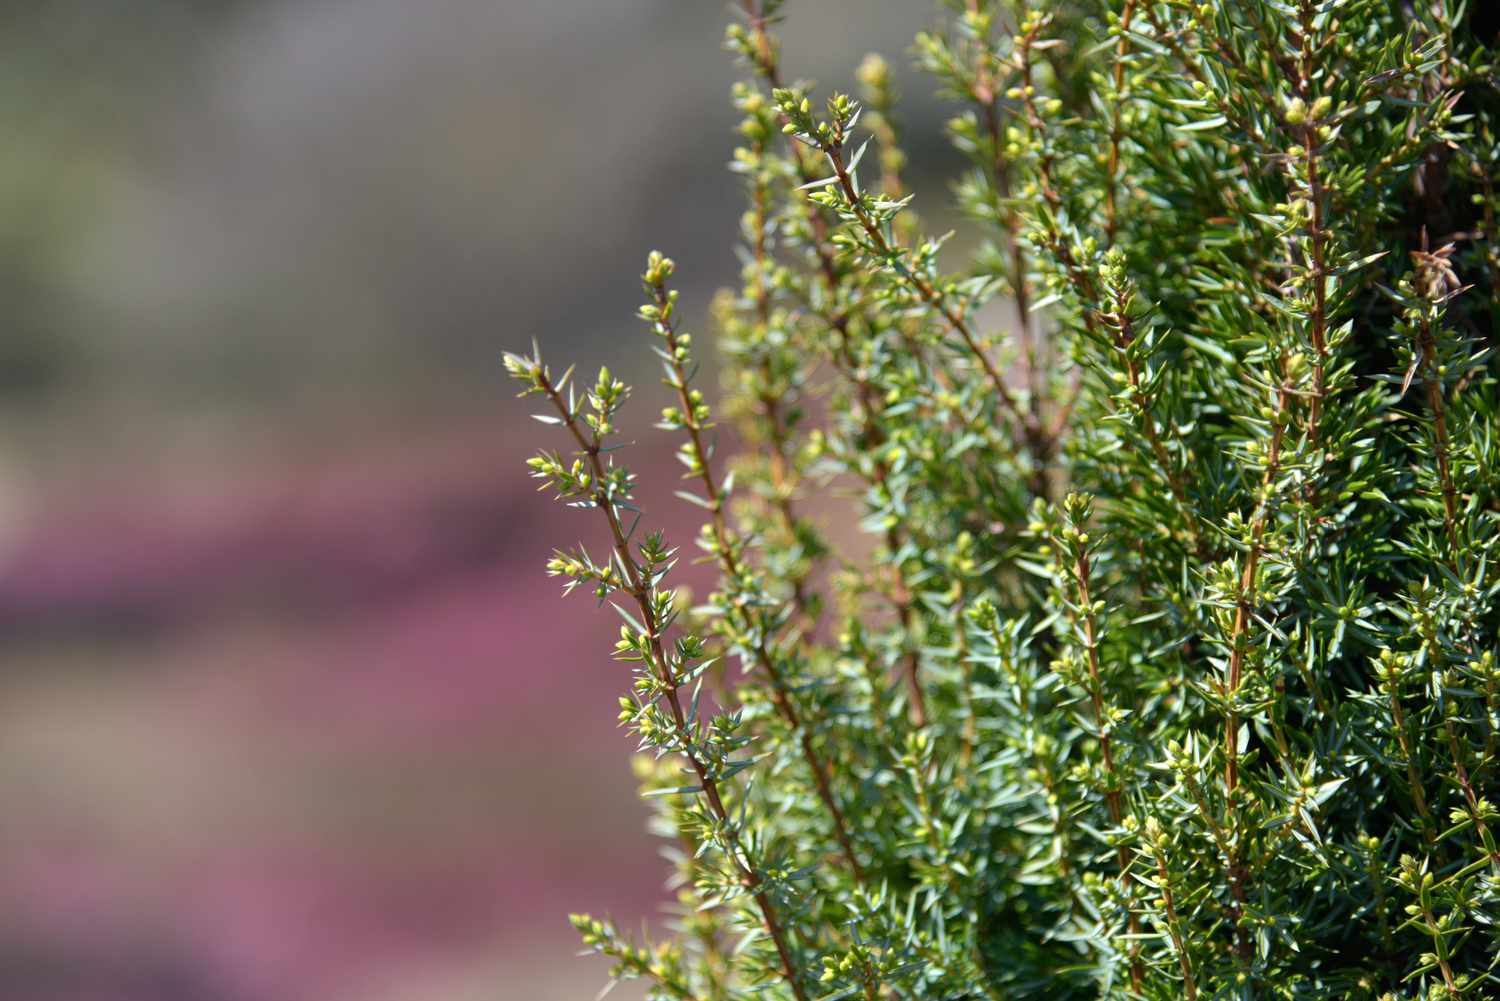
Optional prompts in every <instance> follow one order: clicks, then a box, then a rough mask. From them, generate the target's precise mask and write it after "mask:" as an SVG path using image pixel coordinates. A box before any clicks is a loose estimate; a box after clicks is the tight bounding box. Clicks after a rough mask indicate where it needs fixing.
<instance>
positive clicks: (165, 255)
mask: <svg viewBox="0 0 1500 1001" xmlns="http://www.w3.org/2000/svg"><path fill="white" fill-rule="evenodd" d="M788 13H789V15H790V22H789V23H788V24H787V25H785V26H784V28H783V33H784V35H785V36H786V39H787V41H786V47H785V49H786V52H785V59H786V65H787V67H788V71H789V74H790V75H792V76H804V77H809V78H814V79H817V80H818V81H819V83H821V84H822V85H824V86H825V87H826V86H834V85H839V86H843V87H846V88H848V87H850V86H851V83H850V81H851V77H852V69H853V67H854V66H855V65H856V64H857V62H858V60H859V58H860V57H861V56H862V55H863V54H864V53H865V52H867V51H872V50H874V51H880V52H883V53H884V54H886V55H887V57H888V58H890V59H891V61H892V62H893V64H895V65H896V66H897V67H899V68H900V69H901V70H902V78H903V80H905V89H906V90H907V91H908V96H909V100H908V102H907V104H906V120H907V122H908V123H909V124H910V125H911V126H912V138H911V141H910V143H909V145H910V146H911V148H912V151H913V152H914V154H915V159H916V160H917V161H918V162H919V163H925V164H927V165H930V166H932V168H933V169H934V171H935V173H938V174H940V173H941V172H942V171H943V170H946V169H947V168H948V167H949V166H951V160H950V159H947V158H946V157H947V154H946V153H945V152H943V148H942V144H941V141H940V140H939V138H938V135H937V132H938V122H939V121H940V120H941V117H942V116H941V115H940V114H939V113H938V110H937V106H936V105H935V104H934V101H933V98H932V96H931V94H930V88H928V87H927V85H926V84H925V82H923V81H919V80H914V79H913V78H912V77H911V74H910V73H909V72H907V71H906V67H907V65H908V59H907V58H906V55H905V53H906V50H907V46H908V45H909V44H910V40H911V37H912V35H913V34H914V32H916V31H917V30H918V29H920V28H921V27H923V26H925V25H927V24H928V22H929V21H930V20H931V18H932V17H933V10H932V8H931V5H929V4H928V3H924V2H918V3H911V2H902V0H880V2H875V0H842V2H839V0H795V2H793V3H791V4H789V10H788ZM728 16H729V11H728V8H727V7H726V6H724V5H721V4H718V3H704V2H702V0H607V2H604V0H420V2H417V0H281V2H276V0H132V2H131V3H128V4H127V3H105V2H101V0H30V2H12V3H3V4H0V134H3V136H4V139H3V141H0V318H3V319H0V323H3V333H0V997H3V999H5V1001H12V999H15V1001H64V999H66V1001H96V999H110V1001H148V999H149V1001H272V999H275V1001H303V999H307V1001H313V999H316V1001H343V999H349V1001H353V999H360V1001H398V999H399V1001H406V999H411V1001H416V999H422V1001H469V999H475V1001H477V999H518V1001H519V999H535V1001H551V999H558V1001H561V999H588V998H592V997H593V996H594V994H595V992H596V991H597V989H598V988H599V986H601V985H602V983H603V981H604V977H605V975H604V964H602V963H601V962H599V961H597V960H583V959H574V958H572V956H573V953H574V951H575V948H576V940H575V938H574V936H573V933H572V930H571V929H570V928H569V927H568V926H567V922H566V918H565V915H566V913H567V912H568V911H572V910H588V911H593V912H595V913H601V914H602V913H605V912H609V913H612V914H614V915H615V916H616V918H617V919H618V920H619V922H620V923H621V924H622V925H625V926H632V925H639V924H641V923H642V922H648V921H651V920H653V915H654V914H656V913H657V907H658V904H659V902H660V900H661V898H662V888H661V884H662V878H663V876H664V873H665V870H664V868H663V866H662V865H661V864H660V862H659V860H658V859H657V856H656V847H655V845H653V843H652V842H651V840H650V839H649V838H648V837H647V836H646V834H645V833H644V829H643V820H644V811H643V809H642V808H641V807H640V805H639V804H638V803H637V801H636V799H635V795H634V791H633V788H632V782H631V778H630V772H629V764H628V757H629V752H630V751H631V749H632V748H631V742H630V741H629V739H628V738H627V737H626V735H625V734H624V733H622V732H620V731H619V730H617V729H616V728H615V725H614V713H615V711H616V710H615V705H614V697H615V695H616V694H617V693H618V692H619V691H620V690H621V689H622V688H623V686H624V684H625V681H624V678H625V671H624V669H623V668H622V667H620V666H619V665H615V664H613V663H612V662H611V661H610V660H609V659H608V657H607V652H608V650H609V647H610V639H611V636H612V634H613V633H614V632H615V630H616V629H617V627H616V626H615V625H614V624H613V623H612V621H611V620H612V618H613V616H612V615H611V614H610V613H609V612H608V610H607V609H606V610H605V611H604V612H602V613H601V612H599V611H598V610H597V609H595V607H594V605H593V602H592V601H591V600H590V599H589V598H587V597H585V596H582V595H578V596H574V597H573V598H571V599H569V600H567V601H564V600H563V599H562V598H561V597H560V595H559V591H558V588H557V587H556V586H555V584H554V582H552V581H550V580H549V579H548V578H546V577H545V576H544V575H543V574H542V571H541V566H542V563H543V561H544V559H545V558H546V556H547V555H548V553H549V550H550V548H551V546H553V545H564V544H568V543H571V542H573V541H575V540H577V539H579V538H584V539H589V538H593V537H595V536H594V533H593V531H592V529H593V528H594V526H593V525H592V523H590V522H589V521H588V520H587V519H586V518H584V517H583V516H582V515H580V514H578V513H577V512H572V511H567V510H562V509H559V508H558V507H557V506H555V505H552V504H550V503H548V502H547V501H546V500H545V499H544V498H543V497H541V496H538V495H536V494H535V493H534V492H533V491H532V488H531V485H530V482H529V481H528V480H527V479H526V478H525V477H524V475H522V474H523V469H522V466H521V460H522V459H523V458H524V456H525V455H526V453H527V452H528V451H529V450H530V449H531V448H532V447H534V446H535V445H536V444H538V443H539V442H541V441H543V440H545V437H544V436H545V429H543V428H541V426H540V425H537V424H535V423H533V422H531V421H529V420H526V419H525V416H524V415H525V414H526V413H527V412H528V410H527V408H526V407H525V406H524V405H523V404H521V403H519V402H517V401H515V400H514V399H513V396H512V390H511V388H510V386H509V385H507V384H506V381H505V380H504V378H503V372H502V369H501V367H500V364H499V357H500V353H501V352H502V351H503V350H519V349H523V348H524V347H526V346H527V345H529V343H530V341H531V339H532V338H533V337H535V338H537V339H538V340H539V341H540V342H541V343H542V345H543V346H544V348H545V349H546V351H547V353H548V355H549V356H550V357H551V359H552V360H553V361H554V362H557V363H559V364H563V363H566V362H567V361H570V360H575V359H577V360H582V361H584V362H587V363H588V365H589V366H590V367H591V366H592V365H593V364H595V363H597V362H601V361H603V362H608V363H610V364H611V365H613V366H617V367H619V368H621V369H623V370H625V371H626V372H629V373H634V374H636V375H638V376H639V377H641V378H642V379H643V380H644V381H643V383H642V386H641V391H640V393H639V394H638V395H639V397H640V398H639V399H637V401H636V402H635V404H634V405H633V406H632V407H631V408H630V411H629V412H630V413H632V414H633V415H634V416H635V418H636V419H637V420H639V421H640V423H639V424H638V425H637V426H636V429H635V430H634V431H633V432H632V434H633V436H634V437H637V438H638V440H639V445H638V447H637V449H636V451H635V452H634V453H633V459H632V462H633V464H635V465H636V466H638V467H641V468H647V469H649V468H659V469H662V470H666V469H668V468H669V466H670V462H671V460H670V452H671V443H669V442H666V441H663V440H660V436H659V435H657V434H655V433H653V432H650V431H649V430H648V429H647V423H648V421H649V416H650V415H651V414H653V413H655V412H656V411H657V410H658V409H659V407H660V406H661V398H662V396H663V394H664V390H663V389H662V388H661V387H659V386H657V385H656V381H655V378H654V375H653V374H652V373H651V372H650V366H649V365H646V364H644V363H645V362H646V361H647V360H648V359H649V354H648V352H647V342H648V335H647V334H646V332H645V330H644V329H643V328H642V327H641V325H640V324H639V323H638V322H637V321H636V320H635V319H634V318H633V313H634V309H635V305H636V303H637V301H638V285H637V278H636V276H637V275H638V273H639V271H640V270H641V266H642V262H643V259H644V256H645V252H646V251H647V250H648V249H650V248H651V247H660V248H661V249H663V250H665V251H667V252H669V253H671V254H672V255H673V256H675V257H676V258H677V260H678V262H679V275H680V277H681V279H682V286H683V292H684V302H685V304H686V305H687V306H688V309H687V317H688V319H689V321H690V325H691V326H692V328H693V329H697V330H700V331H701V330H703V323H702V319H703V316H704V313H705V306H706V303H707V301H708V297H709V295H710V294H711V293H712V291H713V290H714V289H715V288H716V287H719V286H722V285H725V284H729V283H732V282H733V281H734V280H735V277H736V275H735V268H736V266H735V258H734V255H733V249H732V247H733V239H732V237H733V232H734V226H735V220H736V218H737V217H738V214H739V212H740V211H741V205H740V191H739V187H738V183H737V181H736V180H735V179H734V178H733V177H732V176H731V175H730V174H729V173H728V172H727V171H726V170H725V169H724V163H725V161H726V160H727V159H728V156H729V153H730V150H731V149H732V146H733V134H732V129H733V126H734V124H735V120H734V116H733V113H732V111H731V109H730V107H729V102H728V89H729V84H730V82H731V80H732V79H733V78H734V76H735V73H736V70H735V68H734V67H733V65H732V63H731V61H730V58H729V57H728V55H727V54H726V53H724V52H723V51H722V50H721V47H720V41H721V37H722V28H723V23H724V22H725V20H726V19H727V18H728ZM917 181H918V184H919V186H922V185H924V183H925V187H923V188H922V190H923V194H922V196H921V198H922V199H925V200H923V201H919V206H920V207H921V208H923V210H924V211H927V212H929V213H932V212H934V211H935V210H936V209H937V207H939V206H940V205H942V204H943V202H945V201H946V192H945V191H944V190H943V187H942V184H941V182H939V181H931V182H930V183H928V182H924V178H923V175H917ZM671 478H672V477H671V476H668V477H667V479H669V480H670V479H671ZM671 486H672V484H670V483H668V484H667V485H666V487H665V488H664V489H662V490H661V491H659V492H657V494H655V495H652V496H650V497H648V500H649V502H650V506H651V510H650V514H651V516H653V517H655V518H656V519H657V520H658V521H659V522H661V523H667V524H672V523H674V522H675V523H676V524H679V525H680V524H682V523H683V522H684V521H685V516H690V515H692V514H693V513H694V509H692V508H688V507H686V506H685V505H684V504H682V502H680V501H676V500H674V499H671V498H670V496H669V490H670V487H671ZM650 520H652V519H651V518H650V517H648V521H650ZM683 541H686V537H685V533H684V538H683ZM621 996H623V997H636V996H638V994H632V993H631V992H629V991H628V990H623V989H622V992H621Z"/></svg>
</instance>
